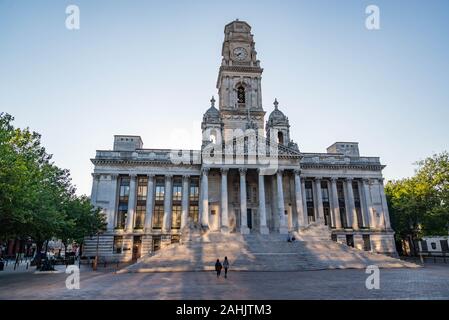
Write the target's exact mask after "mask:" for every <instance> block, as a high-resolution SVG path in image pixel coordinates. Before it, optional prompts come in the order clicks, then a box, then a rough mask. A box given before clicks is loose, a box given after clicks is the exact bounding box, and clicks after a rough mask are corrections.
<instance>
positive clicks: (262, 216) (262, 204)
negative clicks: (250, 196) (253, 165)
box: [257, 169, 269, 234]
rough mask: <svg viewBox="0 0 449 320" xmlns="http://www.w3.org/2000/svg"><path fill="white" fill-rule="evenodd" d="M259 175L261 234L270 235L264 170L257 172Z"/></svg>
mask: <svg viewBox="0 0 449 320" xmlns="http://www.w3.org/2000/svg"><path fill="white" fill-rule="evenodd" d="M257 171H258V173H259V218H260V233H261V234H268V233H269V231H268V227H267V210H266V208H265V176H264V175H263V174H262V172H263V171H262V170H261V169H258V170H257Z"/></svg>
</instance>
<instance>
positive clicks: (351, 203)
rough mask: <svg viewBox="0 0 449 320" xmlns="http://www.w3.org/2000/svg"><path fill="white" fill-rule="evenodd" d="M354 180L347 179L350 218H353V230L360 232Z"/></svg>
mask: <svg viewBox="0 0 449 320" xmlns="http://www.w3.org/2000/svg"><path fill="white" fill-rule="evenodd" d="M352 181H353V179H352V178H346V187H347V189H348V206H347V208H348V209H347V210H348V218H349V217H350V218H351V222H352V229H354V230H358V229H359V225H358V223H357V211H356V210H355V203H354V190H353V189H352Z"/></svg>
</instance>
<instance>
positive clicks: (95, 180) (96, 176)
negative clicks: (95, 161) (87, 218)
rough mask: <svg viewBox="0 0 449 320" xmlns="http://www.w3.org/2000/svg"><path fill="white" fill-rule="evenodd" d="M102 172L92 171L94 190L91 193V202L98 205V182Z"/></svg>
mask: <svg viewBox="0 0 449 320" xmlns="http://www.w3.org/2000/svg"><path fill="white" fill-rule="evenodd" d="M100 176H101V175H100V174H98V173H92V178H93V181H92V192H91V193H90V202H91V203H92V205H94V206H96V205H97V194H98V183H99V182H100Z"/></svg>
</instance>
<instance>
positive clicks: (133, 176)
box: [129, 173, 137, 179]
mask: <svg viewBox="0 0 449 320" xmlns="http://www.w3.org/2000/svg"><path fill="white" fill-rule="evenodd" d="M129 177H130V178H131V179H136V178H137V174H136V173H130V174H129Z"/></svg>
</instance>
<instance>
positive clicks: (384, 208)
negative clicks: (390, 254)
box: [379, 178, 391, 230]
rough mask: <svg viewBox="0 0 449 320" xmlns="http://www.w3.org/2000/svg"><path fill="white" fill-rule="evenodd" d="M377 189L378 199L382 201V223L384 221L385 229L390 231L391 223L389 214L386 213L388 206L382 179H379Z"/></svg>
mask: <svg viewBox="0 0 449 320" xmlns="http://www.w3.org/2000/svg"><path fill="white" fill-rule="evenodd" d="M379 188H380V197H381V199H382V211H383V214H384V221H385V229H386V230H391V223H390V213H389V211H388V204H387V197H386V195H385V189H384V179H383V178H380V179H379Z"/></svg>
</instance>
